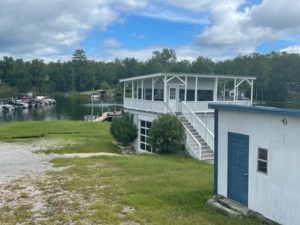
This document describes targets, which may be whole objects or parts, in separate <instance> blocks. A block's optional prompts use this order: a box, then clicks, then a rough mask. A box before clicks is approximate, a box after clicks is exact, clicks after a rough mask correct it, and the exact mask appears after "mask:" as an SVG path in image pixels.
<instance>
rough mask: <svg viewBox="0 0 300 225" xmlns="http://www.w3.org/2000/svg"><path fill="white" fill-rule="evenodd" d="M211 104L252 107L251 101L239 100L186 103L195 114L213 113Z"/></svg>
mask: <svg viewBox="0 0 300 225" xmlns="http://www.w3.org/2000/svg"><path fill="white" fill-rule="evenodd" d="M209 103H217V104H234V105H246V106H251V101H249V100H237V101H198V102H186V105H188V107H189V108H190V109H191V110H192V111H193V112H208V111H212V112H213V110H212V109H208V104H209Z"/></svg>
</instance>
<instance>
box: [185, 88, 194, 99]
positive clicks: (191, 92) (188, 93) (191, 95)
mask: <svg viewBox="0 0 300 225" xmlns="http://www.w3.org/2000/svg"><path fill="white" fill-rule="evenodd" d="M186 100H187V101H195V90H186Z"/></svg>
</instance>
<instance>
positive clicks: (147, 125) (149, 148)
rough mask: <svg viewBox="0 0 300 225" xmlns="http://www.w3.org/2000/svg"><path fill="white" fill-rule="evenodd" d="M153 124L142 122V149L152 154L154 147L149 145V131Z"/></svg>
mask: <svg viewBox="0 0 300 225" xmlns="http://www.w3.org/2000/svg"><path fill="white" fill-rule="evenodd" d="M151 125H152V123H151V122H148V121H144V120H141V121H140V149H141V150H144V151H148V152H152V146H151V145H150V144H149V137H148V130H149V128H150V127H151Z"/></svg>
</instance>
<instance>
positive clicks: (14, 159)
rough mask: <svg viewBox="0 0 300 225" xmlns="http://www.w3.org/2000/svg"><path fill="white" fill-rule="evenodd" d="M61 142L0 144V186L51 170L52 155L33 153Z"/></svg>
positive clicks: (44, 141) (43, 141)
mask: <svg viewBox="0 0 300 225" xmlns="http://www.w3.org/2000/svg"><path fill="white" fill-rule="evenodd" d="M59 143H61V140H42V141H38V142H35V143H33V144H23V143H22V144H21V143H0V184H3V183H7V182H9V181H12V180H15V179H19V178H23V177H31V176H38V175H40V174H42V173H43V172H44V171H46V170H48V169H51V164H50V163H49V160H50V159H52V158H53V157H54V155H53V154H49V155H46V154H36V153H33V151H36V150H45V149H47V148H49V147H50V146H56V145H58V144H59Z"/></svg>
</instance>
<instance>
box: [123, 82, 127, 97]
mask: <svg viewBox="0 0 300 225" xmlns="http://www.w3.org/2000/svg"><path fill="white" fill-rule="evenodd" d="M123 91H124V93H123V95H124V98H123V99H125V98H126V82H124V90H123Z"/></svg>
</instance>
